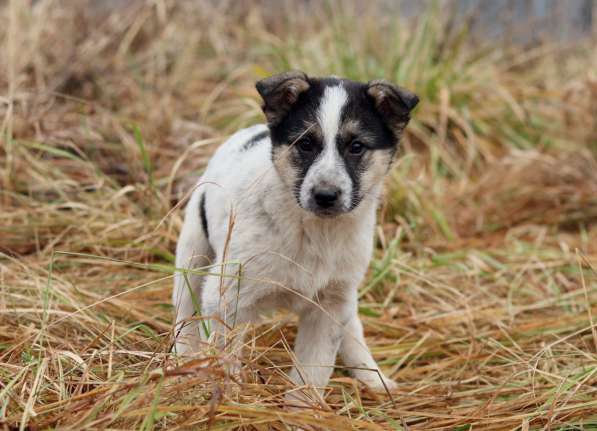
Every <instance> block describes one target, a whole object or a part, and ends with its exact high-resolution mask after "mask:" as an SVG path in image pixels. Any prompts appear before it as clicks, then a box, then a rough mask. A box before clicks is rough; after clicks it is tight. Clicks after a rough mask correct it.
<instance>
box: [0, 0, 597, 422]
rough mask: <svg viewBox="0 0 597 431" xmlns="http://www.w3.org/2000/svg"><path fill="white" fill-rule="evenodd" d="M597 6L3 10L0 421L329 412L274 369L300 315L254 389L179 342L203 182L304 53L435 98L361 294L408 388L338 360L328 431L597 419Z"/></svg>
mask: <svg viewBox="0 0 597 431" xmlns="http://www.w3.org/2000/svg"><path fill="white" fill-rule="evenodd" d="M596 20H597V1H595V0H568V1H564V0H561V1H556V0H492V1H489V0H477V1H473V0H454V1H447V0H446V1H406V0H404V1H389V0H378V1H359V0H352V1H332V0H326V1H307V0H304V1H292V2H291V1H273V0H262V1H256V0H255V1H208V0H182V1H173V0H146V1H145V0H134V1H125V0H103V1H102V0H36V1H35V0H3V1H0V23H1V24H0V52H2V56H1V60H0V139H1V147H0V426H2V425H3V424H6V426H8V427H18V426H21V429H25V428H26V427H27V426H30V427H31V428H30V429H34V428H71V429H83V428H85V429H94V427H97V428H99V427H120V428H121V429H136V428H139V429H154V428H158V429H161V428H164V429H174V428H176V427H179V428H183V429H184V428H186V429H189V428H193V427H194V428H197V429H203V428H202V427H207V424H208V423H209V424H211V425H213V426H217V427H219V428H217V429H287V428H285V427H286V424H289V423H291V424H296V425H301V426H304V427H308V426H309V424H311V425H313V418H314V413H313V412H294V413H289V412H285V411H284V410H283V407H282V399H283V394H284V391H285V390H288V389H289V388H290V386H289V385H288V382H287V380H286V379H285V375H284V371H285V369H284V368H283V367H282V368H281V369H279V368H277V367H275V366H273V365H272V364H287V363H289V361H290V359H289V356H288V351H287V346H288V345H291V344H292V340H293V337H294V330H295V329H294V325H293V321H292V319H291V318H290V317H287V316H273V317H271V318H268V320H266V322H265V323H264V325H263V326H262V327H261V328H260V330H259V331H258V335H256V336H255V337H254V339H253V340H252V342H251V343H250V349H249V350H250V352H249V354H248V356H247V357H248V359H247V362H246V363H245V367H244V373H245V379H246V380H245V382H246V383H238V382H237V383H234V384H232V386H230V385H231V383H230V380H229V379H227V377H226V376H225V373H224V371H223V369H222V367H221V366H220V365H219V363H217V362H215V361H214V362H209V361H207V365H206V366H204V365H205V363H204V364H203V365H202V367H203V368H200V367H198V365H197V364H196V363H187V364H183V365H180V364H178V365H176V364H175V363H174V362H173V359H172V358H171V356H170V355H169V354H168V351H169V343H170V331H171V328H172V325H171V323H172V310H171V307H170V299H169V297H170V292H171V274H172V271H173V270H174V267H173V262H174V257H173V250H174V247H175V242H176V238H177V234H178V231H179V229H180V226H181V222H182V212H181V208H182V206H183V205H184V197H185V195H186V193H187V192H188V191H189V189H190V187H191V186H192V185H193V183H194V181H195V180H196V178H197V177H198V175H199V174H200V172H201V171H202V169H203V168H204V167H205V165H206V163H207V160H208V159H209V157H210V155H211V154H212V153H213V151H214V150H215V148H217V146H218V145H219V144H220V143H221V142H223V141H224V140H225V139H226V137H227V136H228V135H230V134H231V133H233V132H235V131H236V130H238V129H239V128H241V127H245V126H248V125H251V124H254V123H257V122H263V121H264V118H263V115H262V113H261V110H260V101H259V99H258V95H257V92H256V91H255V89H254V83H255V81H256V80H258V79H260V78H263V77H265V76H268V75H270V74H274V73H278V72H281V71H284V70H288V69H301V70H303V71H305V72H306V73H308V74H310V75H313V76H322V75H332V74H333V75H339V76H343V77H347V78H351V79H355V80H361V81H368V80H371V79H378V78H384V79H387V80H390V81H393V82H395V83H397V84H399V85H401V86H404V87H406V88H409V89H410V90H412V91H414V92H416V93H417V94H418V95H419V97H420V99H421V102H420V104H419V106H418V107H417V109H416V110H415V112H414V114H413V120H412V121H411V123H410V125H409V126H408V129H407V131H406V133H405V136H404V139H403V142H402V155H401V159H400V161H399V162H398V163H397V165H396V167H395V168H393V169H392V171H391V172H390V174H389V176H388V180H387V192H386V195H385V198H384V202H383V205H382V206H381V208H380V212H379V226H378V228H377V231H376V253H375V258H374V260H373V262H372V264H371V269H370V273H369V276H368V278H367V280H366V282H365V283H364V285H363V286H362V287H361V290H360V299H361V302H360V304H361V305H360V312H361V316H362V317H363V320H364V323H365V328H366V333H367V339H368V341H369V343H370V344H371V345H372V346H373V352H374V355H375V357H376V359H377V360H378V361H379V362H380V363H381V364H382V366H383V368H384V370H386V371H387V373H388V374H390V375H392V377H393V378H394V379H396V380H397V381H398V383H399V390H398V391H397V392H396V393H395V394H393V396H392V398H389V397H387V396H386V395H383V396H380V395H375V394H371V393H369V392H367V391H359V390H358V389H357V386H356V383H355V382H351V381H350V379H348V378H347V377H346V375H345V373H344V372H343V371H342V370H339V371H337V373H336V374H335V380H333V382H332V385H331V388H330V390H329V392H328V394H327V396H326V404H325V406H324V407H323V408H320V407H318V410H317V414H318V415H319V419H318V421H319V422H318V424H319V426H322V427H324V428H327V429H404V430H406V429H425V430H431V429H458V430H465V429H504V428H507V429H521V430H527V429H542V428H544V427H545V428H549V427H551V428H552V429H561V430H564V429H566V430H571V429H583V427H585V426H587V427H589V426H592V427H595V426H597V425H596V424H597V419H596V417H597V416H596V415H597V401H595V400H597V396H596V391H597V377H596V376H597V368H596V367H595V363H597V330H596V328H595V324H594V322H595V318H596V317H595V316H597V276H596V273H595V267H597V228H596V223H595V222H596V221H597V22H596ZM281 329H284V331H283V332H282V331H281ZM216 356H217V355H216ZM214 357H215V356H214ZM175 365H176V366H175ZM173 367H174V368H173ZM177 367H178V368H177ZM172 370H174V371H172ZM231 388H232V389H231ZM316 425H317V424H316ZM268 427H269V428H268ZM214 429H216V428H214ZM305 429H307V428H305ZM586 429H589V428H586Z"/></svg>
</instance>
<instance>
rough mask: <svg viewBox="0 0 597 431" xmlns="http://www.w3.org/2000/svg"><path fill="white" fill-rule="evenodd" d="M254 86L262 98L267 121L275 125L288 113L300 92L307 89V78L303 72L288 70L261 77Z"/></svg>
mask: <svg viewBox="0 0 597 431" xmlns="http://www.w3.org/2000/svg"><path fill="white" fill-rule="evenodd" d="M255 87H256V88H257V91H258V92H259V95H260V96H261V98H262V99H263V113H264V114H265V116H266V118H267V123H268V124H269V125H270V126H275V125H276V124H278V123H279V122H280V121H282V119H284V117H285V116H286V114H288V112H289V111H290V108H291V107H292V105H293V104H294V103H295V102H296V101H297V100H298V98H299V96H300V95H301V93H303V92H305V91H307V90H308V89H309V78H308V77H307V75H305V74H304V73H303V72H300V71H290V72H285V73H280V74H278V75H274V76H270V77H269V78H265V79H262V80H261V81H258V82H257V84H256V85H255Z"/></svg>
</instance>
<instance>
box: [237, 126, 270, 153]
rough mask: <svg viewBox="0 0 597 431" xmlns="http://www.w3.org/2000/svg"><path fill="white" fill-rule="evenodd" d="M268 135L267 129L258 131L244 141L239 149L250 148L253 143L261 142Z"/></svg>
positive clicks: (245, 149)
mask: <svg viewBox="0 0 597 431" xmlns="http://www.w3.org/2000/svg"><path fill="white" fill-rule="evenodd" d="M268 136H269V130H264V131H263V132H259V133H257V134H256V135H255V136H252V137H251V138H250V139H249V140H248V141H247V142H245V143H244V144H243V146H242V147H241V149H240V150H241V151H247V150H250V149H251V148H253V147H254V146H255V144H257V143H258V142H261V141H262V140H264V139H265V138H267V137H268Z"/></svg>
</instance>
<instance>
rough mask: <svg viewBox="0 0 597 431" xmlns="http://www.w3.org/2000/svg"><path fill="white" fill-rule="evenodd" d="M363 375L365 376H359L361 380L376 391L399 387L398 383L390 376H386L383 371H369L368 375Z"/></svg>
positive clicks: (391, 389)
mask: <svg viewBox="0 0 597 431" xmlns="http://www.w3.org/2000/svg"><path fill="white" fill-rule="evenodd" d="M363 377H364V376H359V380H361V381H362V382H363V383H364V384H365V385H367V387H368V388H370V389H372V390H374V391H380V392H385V391H386V389H387V390H388V391H390V392H391V391H393V390H395V389H397V388H398V383H396V382H395V381H394V380H392V379H390V378H389V377H386V376H384V375H383V374H382V373H381V372H380V373H379V374H377V373H367V377H365V378H363Z"/></svg>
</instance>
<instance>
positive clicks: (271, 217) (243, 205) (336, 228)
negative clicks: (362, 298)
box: [173, 89, 393, 387]
mask: <svg viewBox="0 0 597 431" xmlns="http://www.w3.org/2000/svg"><path fill="white" fill-rule="evenodd" d="M340 90H341V91H340ZM340 90H334V89H331V91H330V90H328V91H329V93H326V98H325V101H324V103H323V105H322V109H321V111H320V112H321V116H320V119H321V120H322V127H323V128H324V130H326V132H325V133H328V132H329V133H332V130H337V127H338V125H337V124H335V122H337V120H334V115H335V114H333V112H334V110H333V109H331V107H332V106H335V107H336V108H334V109H336V111H338V106H341V105H342V104H343V103H345V93H344V96H342V91H344V90H342V89H340ZM265 127H266V126H263V125H258V126H254V127H250V128H248V129H245V130H241V131H240V132H238V133H236V134H235V135H233V136H232V137H231V138H230V139H229V140H228V141H227V142H226V143H224V144H223V145H222V146H221V147H220V148H219V149H218V151H217V152H216V154H215V155H214V156H213V158H212V159H211V161H210V162H209V165H208V167H207V170H206V172H205V174H204V175H203V176H202V177H201V179H200V180H199V183H198V186H197V188H196V190H195V191H194V192H193V195H192V197H191V199H190V201H189V204H188V206H187V209H186V214H185V222H184V225H183V228H182V232H181V234H180V238H179V242H178V246H177V251H176V266H177V267H178V268H179V269H188V268H197V267H199V266H201V265H205V264H206V263H207V261H208V259H206V258H205V256H207V257H208V258H210V259H213V262H214V263H215V264H216V266H215V267H214V268H212V269H211V271H212V273H215V274H213V275H207V276H204V277H201V276H198V275H194V276H190V277H189V276H187V277H186V278H185V276H184V275H183V273H182V272H178V273H177V274H176V276H175V287H174V293H173V301H174V304H175V307H176V322H177V327H176V329H177V333H178V337H177V340H176V347H175V348H176V351H177V352H179V353H184V352H189V351H198V350H201V343H202V339H203V340H204V338H205V337H204V334H203V331H200V330H199V327H200V325H199V324H198V322H197V321H196V320H194V321H191V322H188V321H187V322H186V326H184V327H183V323H185V320H186V319H189V318H190V317H191V316H192V314H193V311H194V309H193V304H192V300H191V296H192V295H191V292H193V294H194V295H197V296H199V295H200V296H201V314H202V315H203V316H218V317H219V318H221V319H222V320H223V321H225V322H226V323H227V324H228V325H232V324H242V323H245V322H254V321H256V320H257V319H258V317H259V314H260V313H262V312H265V311H268V310H272V309H278V308H284V309H288V310H291V311H293V312H295V313H297V314H298V315H299V329H298V335H297V340H296V344H295V354H296V359H297V367H296V368H294V369H293V370H292V371H291V373H290V377H291V378H292V379H293V381H295V382H296V383H298V384H302V383H303V382H304V383H307V384H309V385H313V386H316V387H323V386H325V385H326V384H327V382H328V379H329V377H330V375H331V372H332V369H333V366H334V363H335V359H336V354H337V353H338V351H339V352H340V354H341V356H342V358H343V361H344V363H345V365H346V366H348V367H360V368H369V369H373V370H378V367H377V365H376V364H375V361H374V360H373V358H372V356H371V353H370V352H369V349H368V348H367V346H366V344H365V340H364V337H363V329H362V325H361V322H360V319H359V317H358V314H357V287H358V285H359V283H360V282H361V281H362V279H363V277H364V275H365V271H366V270H367V267H368V264H369V260H370V258H371V253H372V250H373V230H374V226H375V210H376V206H377V200H378V198H377V196H378V195H379V190H380V187H381V184H379V185H378V186H377V187H376V188H375V189H374V190H372V191H371V192H370V193H368V195H367V196H365V198H364V199H363V201H362V202H361V204H360V205H359V206H358V207H357V208H356V209H354V210H353V211H351V212H348V213H345V214H341V215H339V216H337V217H334V218H320V217H317V216H315V215H314V214H313V213H311V212H308V211H305V210H303V209H301V208H300V207H299V206H298V204H297V202H296V200H295V197H294V195H293V193H292V191H291V190H290V189H289V186H288V185H287V184H285V183H284V182H283V181H282V180H281V178H280V175H279V173H278V172H277V170H276V169H275V168H274V166H273V164H272V159H271V142H270V140H269V138H267V141H266V142H260V143H258V144H255V145H254V146H253V147H252V148H250V149H249V150H246V151H243V150H242V146H243V144H244V143H245V142H246V141H247V140H248V139H250V137H251V136H254V135H256V134H257V133H259V132H261V131H263V130H265ZM328 138H329V136H328ZM328 138H326V140H327V139H328ZM326 145H328V144H326ZM333 147H334V148H335V145H334V146H333ZM327 151H331V150H329V148H328V150H327ZM326 157H332V156H324V157H323V159H325V160H327V159H326ZM332 158H333V157H332ZM326 166H327V165H326ZM204 193H205V194H206V198H205V199H206V205H205V209H206V214H207V221H208V232H209V241H208V240H207V238H206V237H205V235H204V234H203V231H202V226H201V220H200V216H199V202H200V197H201V195H202V194H204ZM230 226H233V227H232V232H229V228H230ZM239 263H240V264H242V266H241V267H240V268H241V270H242V272H241V275H242V277H241V279H240V283H239V282H238V278H237V276H238V274H239ZM218 274H221V275H222V276H223V277H222V276H220V275H218ZM187 280H188V283H187ZM181 328H182V329H181ZM211 328H212V329H215V330H217V331H220V332H226V330H225V328H224V327H223V326H222V325H220V324H218V322H217V320H212V321H211ZM239 339H240V337H237V342H236V344H235V346H236V347H238V346H239V345H240V344H241V343H242V339H241V340H240V341H238V340H239ZM353 374H354V375H355V376H356V377H357V378H359V379H360V380H362V381H364V382H365V383H367V384H368V385H371V386H375V387H381V386H382V382H381V380H380V377H379V376H380V375H381V374H378V373H377V372H376V371H366V370H354V371H353ZM382 378H383V379H384V381H385V383H386V385H392V383H393V382H392V381H391V380H389V379H386V378H385V377H383V375H382Z"/></svg>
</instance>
